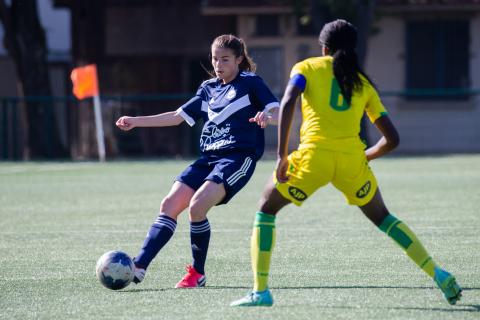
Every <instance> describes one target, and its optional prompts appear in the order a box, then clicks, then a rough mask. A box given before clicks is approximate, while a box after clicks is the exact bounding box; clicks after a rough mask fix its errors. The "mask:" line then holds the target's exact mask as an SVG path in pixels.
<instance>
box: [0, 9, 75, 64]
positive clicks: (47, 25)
mask: <svg viewBox="0 0 480 320" xmlns="http://www.w3.org/2000/svg"><path fill="white" fill-rule="evenodd" d="M37 1H38V2H37V5H38V11H39V15H40V22H41V24H42V26H43V27H44V29H45V32H46V34H47V45H48V48H49V49H50V51H51V52H52V53H70V49H71V37H70V11H69V10H67V9H58V8H54V7H53V1H52V0H37ZM3 35H4V30H3V26H2V25H1V24H0V39H3ZM6 54H7V52H6V50H5V48H4V46H3V41H0V55H6Z"/></svg>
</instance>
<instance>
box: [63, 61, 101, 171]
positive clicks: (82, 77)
mask: <svg viewBox="0 0 480 320" xmlns="http://www.w3.org/2000/svg"><path fill="white" fill-rule="evenodd" d="M70 77H71V79H72V83H73V94H74V95H75V97H77V99H79V100H81V99H85V98H89V97H92V98H93V111H94V113H95V131H96V133H97V147H98V157H99V159H100V161H101V162H104V161H105V141H104V134H103V122H102V107H101V104H100V90H99V89H98V76H97V66H96V65H95V64H90V65H86V66H83V67H78V68H75V69H73V70H72V73H71V75H70Z"/></svg>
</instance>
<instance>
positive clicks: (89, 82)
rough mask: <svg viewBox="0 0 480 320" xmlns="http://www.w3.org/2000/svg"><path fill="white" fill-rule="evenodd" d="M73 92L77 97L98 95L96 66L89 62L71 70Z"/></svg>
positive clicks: (83, 97)
mask: <svg viewBox="0 0 480 320" xmlns="http://www.w3.org/2000/svg"><path fill="white" fill-rule="evenodd" d="M70 78H71V79H72V82H73V94H74V95H75V97H77V99H85V98H88V97H93V96H98V79H97V66H96V65H95V64H89V65H87V66H84V67H78V68H75V69H73V70H72V74H71V75H70Z"/></svg>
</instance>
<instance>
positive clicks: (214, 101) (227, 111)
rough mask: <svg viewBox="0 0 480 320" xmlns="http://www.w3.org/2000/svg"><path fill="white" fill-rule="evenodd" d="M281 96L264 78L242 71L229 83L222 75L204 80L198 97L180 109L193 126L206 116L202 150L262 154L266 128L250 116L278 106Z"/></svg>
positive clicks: (201, 139)
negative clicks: (220, 77) (269, 86)
mask: <svg viewBox="0 0 480 320" xmlns="http://www.w3.org/2000/svg"><path fill="white" fill-rule="evenodd" d="M278 106H279V104H278V100H277V98H275V96H274V95H273V94H272V92H271V91H270V89H269V88H268V87H267V86H266V85H265V83H264V82H263V80H262V78H260V77H259V76H257V75H256V74H254V73H251V72H245V71H242V72H239V74H238V75H237V77H236V78H235V79H234V80H232V81H230V82H229V83H227V84H223V82H222V80H221V79H219V78H213V79H210V80H207V81H205V82H203V83H202V84H201V85H200V87H199V88H198V90H197V94H196V95H195V97H193V98H192V99H190V100H189V101H188V102H187V103H185V104H184V105H182V106H181V107H180V108H179V109H178V110H177V113H178V114H179V115H180V116H182V117H183V118H184V119H185V121H186V122H187V123H188V124H189V125H190V126H193V125H194V124H195V122H196V121H197V120H199V119H203V120H204V123H205V124H204V126H203V129H202V135H201V137H200V151H201V153H202V154H205V155H208V154H212V155H222V154H227V153H230V152H235V151H241V152H246V153H250V154H253V155H255V156H256V158H257V159H258V158H260V157H261V156H262V154H263V150H264V147H265V137H264V130H263V129H262V128H260V126H259V125H257V124H256V123H255V122H249V121H248V120H249V119H250V118H252V117H254V116H255V114H256V113H257V112H259V111H268V110H269V109H271V108H274V107H278Z"/></svg>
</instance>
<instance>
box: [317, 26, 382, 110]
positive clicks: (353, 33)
mask: <svg viewBox="0 0 480 320" xmlns="http://www.w3.org/2000/svg"><path fill="white" fill-rule="evenodd" d="M319 41H320V44H322V45H323V46H325V47H327V48H328V49H329V51H330V54H331V55H332V56H333V74H334V75H335V78H336V79H337V81H338V85H339V86H340V90H341V91H342V95H343V96H344V97H345V99H346V100H347V102H348V103H349V104H350V103H351V101H352V94H353V91H355V90H359V89H361V88H362V79H361V78H360V76H359V74H361V75H363V76H364V77H365V78H366V79H367V80H368V81H369V82H370V83H372V84H373V82H372V81H371V80H370V78H369V77H368V76H367V75H366V74H365V72H363V70H362V69H361V68H360V65H359V63H358V56H357V53H356V51H355V47H356V46H357V28H355V27H354V26H353V25H352V24H351V23H350V22H348V21H345V20H341V19H339V20H335V21H332V22H329V23H327V24H326V25H325V26H324V27H323V28H322V31H321V32H320V36H319Z"/></svg>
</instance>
